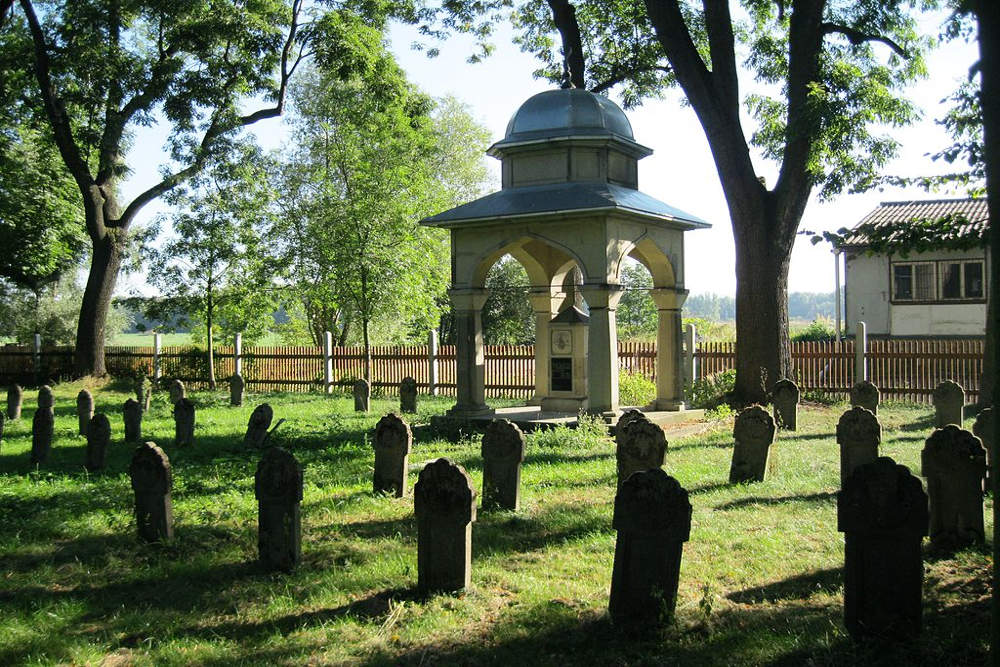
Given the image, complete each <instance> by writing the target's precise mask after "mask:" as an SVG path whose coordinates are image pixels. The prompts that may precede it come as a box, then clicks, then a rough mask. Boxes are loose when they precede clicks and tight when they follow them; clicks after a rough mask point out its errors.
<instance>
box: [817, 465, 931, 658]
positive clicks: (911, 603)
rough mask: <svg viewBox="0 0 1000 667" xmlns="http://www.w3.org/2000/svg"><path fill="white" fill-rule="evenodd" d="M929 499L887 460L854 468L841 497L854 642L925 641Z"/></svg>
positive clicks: (847, 609) (848, 619) (847, 615)
mask: <svg viewBox="0 0 1000 667" xmlns="http://www.w3.org/2000/svg"><path fill="white" fill-rule="evenodd" d="M927 519H928V515H927V495H926V494H925V493H924V489H923V486H922V485H921V484H920V480H919V479H917V478H916V477H915V476H913V475H911V474H910V471H909V470H908V469H907V468H906V466H901V465H897V464H896V462H895V461H893V460H892V459H890V458H888V457H880V458H878V459H876V460H875V461H874V462H872V463H866V464H864V465H862V466H859V467H857V468H855V470H854V472H853V473H852V474H851V476H850V477H848V478H847V480H846V481H845V482H844V488H843V489H842V490H841V491H840V492H839V493H838V494H837V530H839V531H840V532H842V533H844V545H845V548H844V624H845V625H846V626H847V631H848V632H849V633H850V634H851V636H852V637H853V638H854V639H863V638H866V637H886V638H903V637H911V636H914V635H917V634H919V633H920V626H921V607H922V603H921V593H922V592H921V589H922V586H923V577H924V566H923V562H922V560H921V553H920V542H921V539H922V537H923V536H924V535H926V534H927Z"/></svg>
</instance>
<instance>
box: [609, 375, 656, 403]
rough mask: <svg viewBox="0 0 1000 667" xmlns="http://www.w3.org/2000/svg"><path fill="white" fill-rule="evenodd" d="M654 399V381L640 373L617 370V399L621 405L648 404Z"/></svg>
mask: <svg viewBox="0 0 1000 667" xmlns="http://www.w3.org/2000/svg"><path fill="white" fill-rule="evenodd" d="M655 399H656V383H654V382H653V381H652V380H650V379H649V378H647V377H646V376H645V375H642V374H641V373H632V372H631V371H627V370H624V369H622V370H619V371H618V401H619V403H621V404H622V405H634V406H640V405H648V404H649V403H652V402H653V401H654V400H655Z"/></svg>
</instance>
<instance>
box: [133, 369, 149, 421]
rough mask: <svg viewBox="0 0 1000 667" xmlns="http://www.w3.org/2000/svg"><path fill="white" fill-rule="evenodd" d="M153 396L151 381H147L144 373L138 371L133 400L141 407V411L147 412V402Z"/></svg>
mask: <svg viewBox="0 0 1000 667" xmlns="http://www.w3.org/2000/svg"><path fill="white" fill-rule="evenodd" d="M152 398H153V383H152V382H150V381H149V378H148V377H146V374H145V373H143V372H141V371H140V372H139V374H138V375H137V376H136V378H135V400H136V401H137V402H138V403H139V405H140V406H141V407H142V411H143V412H149V403H150V401H151V400H152Z"/></svg>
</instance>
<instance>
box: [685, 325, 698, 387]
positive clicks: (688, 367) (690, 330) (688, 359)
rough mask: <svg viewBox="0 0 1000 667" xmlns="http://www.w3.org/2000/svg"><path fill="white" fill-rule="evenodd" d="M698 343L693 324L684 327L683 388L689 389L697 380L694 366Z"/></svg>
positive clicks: (696, 331) (696, 370) (696, 371)
mask: <svg viewBox="0 0 1000 667" xmlns="http://www.w3.org/2000/svg"><path fill="white" fill-rule="evenodd" d="M697 343H698V330H697V328H696V327H695V326H694V324H693V323H691V322H688V323H687V326H686V327H684V370H683V372H684V378H683V379H684V386H686V387H690V386H691V385H692V384H694V381H695V380H697V379H698V369H697V367H696V366H695V358H694V352H695V345H697Z"/></svg>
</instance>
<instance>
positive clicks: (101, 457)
mask: <svg viewBox="0 0 1000 667" xmlns="http://www.w3.org/2000/svg"><path fill="white" fill-rule="evenodd" d="M110 443H111V422H110V421H108V417H107V415H105V414H104V413H101V412H98V413H97V414H96V415H94V416H93V417H92V418H91V419H90V422H89V423H88V424H87V461H86V464H85V467H86V468H87V471H88V472H97V471H98V470H103V469H104V462H105V459H106V458H107V454H108V445H109V444H110Z"/></svg>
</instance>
